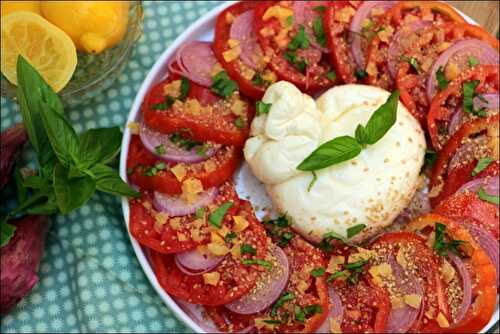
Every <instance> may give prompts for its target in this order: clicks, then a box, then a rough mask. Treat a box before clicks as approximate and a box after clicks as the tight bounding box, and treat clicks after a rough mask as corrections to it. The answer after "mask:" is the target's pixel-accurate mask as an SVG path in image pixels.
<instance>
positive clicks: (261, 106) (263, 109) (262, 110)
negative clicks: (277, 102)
mask: <svg viewBox="0 0 500 334" xmlns="http://www.w3.org/2000/svg"><path fill="white" fill-rule="evenodd" d="M271 106H272V104H271V103H265V102H262V101H257V102H255V110H256V112H257V116H260V115H264V114H269V111H270V110H271Z"/></svg>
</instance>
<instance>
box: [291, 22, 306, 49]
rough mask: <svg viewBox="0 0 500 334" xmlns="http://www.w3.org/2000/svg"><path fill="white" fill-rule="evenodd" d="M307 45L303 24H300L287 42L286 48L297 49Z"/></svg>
mask: <svg viewBox="0 0 500 334" xmlns="http://www.w3.org/2000/svg"><path fill="white" fill-rule="evenodd" d="M308 47H309V39H308V38H307V35H306V31H305V28H304V26H303V25H302V24H301V25H299V30H298V31H297V34H296V35H295V37H294V38H292V40H291V41H290V43H288V50H292V51H295V50H297V49H307V48H308Z"/></svg>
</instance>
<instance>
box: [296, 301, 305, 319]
mask: <svg viewBox="0 0 500 334" xmlns="http://www.w3.org/2000/svg"><path fill="white" fill-rule="evenodd" d="M294 313H295V320H297V321H298V322H304V321H306V314H305V313H304V311H303V310H302V308H301V307H300V306H297V305H295V309H294Z"/></svg>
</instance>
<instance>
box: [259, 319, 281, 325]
mask: <svg viewBox="0 0 500 334" xmlns="http://www.w3.org/2000/svg"><path fill="white" fill-rule="evenodd" d="M262 322H263V323H266V324H269V325H279V324H281V321H279V320H274V319H266V320H262Z"/></svg>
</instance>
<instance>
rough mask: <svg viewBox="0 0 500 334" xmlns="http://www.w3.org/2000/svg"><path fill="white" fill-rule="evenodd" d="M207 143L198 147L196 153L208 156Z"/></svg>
mask: <svg viewBox="0 0 500 334" xmlns="http://www.w3.org/2000/svg"><path fill="white" fill-rule="evenodd" d="M207 149H208V147H207V144H203V145H201V146H199V147H198V148H196V154H197V155H199V156H200V157H206V156H207Z"/></svg>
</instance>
